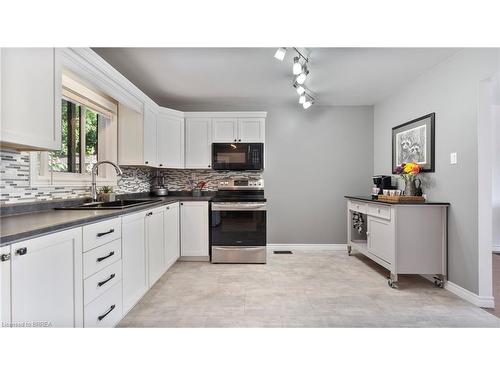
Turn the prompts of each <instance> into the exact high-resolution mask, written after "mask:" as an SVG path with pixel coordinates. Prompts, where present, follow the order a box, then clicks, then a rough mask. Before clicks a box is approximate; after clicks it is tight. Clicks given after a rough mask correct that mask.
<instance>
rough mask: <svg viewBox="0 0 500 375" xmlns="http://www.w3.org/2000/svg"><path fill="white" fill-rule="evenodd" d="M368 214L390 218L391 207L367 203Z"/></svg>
mask: <svg viewBox="0 0 500 375" xmlns="http://www.w3.org/2000/svg"><path fill="white" fill-rule="evenodd" d="M368 215H370V216H375V217H380V218H381V219H386V220H391V207H389V206H386V205H382V204H369V205H368Z"/></svg>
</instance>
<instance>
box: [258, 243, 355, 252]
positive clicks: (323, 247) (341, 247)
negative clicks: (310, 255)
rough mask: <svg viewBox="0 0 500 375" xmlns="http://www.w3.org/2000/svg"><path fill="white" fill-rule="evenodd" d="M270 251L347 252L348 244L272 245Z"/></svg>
mask: <svg viewBox="0 0 500 375" xmlns="http://www.w3.org/2000/svg"><path fill="white" fill-rule="evenodd" d="M267 249H268V250H269V251H275V250H290V251H293V250H320V251H347V245H346V244H308V243H270V244H267Z"/></svg>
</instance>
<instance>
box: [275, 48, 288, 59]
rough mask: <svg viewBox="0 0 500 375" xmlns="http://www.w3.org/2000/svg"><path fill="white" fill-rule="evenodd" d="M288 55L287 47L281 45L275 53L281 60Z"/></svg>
mask: <svg viewBox="0 0 500 375" xmlns="http://www.w3.org/2000/svg"><path fill="white" fill-rule="evenodd" d="M285 55H286V47H280V48H278V49H277V50H276V53H275V54H274V57H275V58H276V59H278V60H279V61H283V59H284V58H285Z"/></svg>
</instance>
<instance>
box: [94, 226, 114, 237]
mask: <svg viewBox="0 0 500 375" xmlns="http://www.w3.org/2000/svg"><path fill="white" fill-rule="evenodd" d="M114 232H115V230H114V229H113V228H111V229H110V230H108V231H107V232H101V233H97V237H102V236H105V235H107V234H111V233H114Z"/></svg>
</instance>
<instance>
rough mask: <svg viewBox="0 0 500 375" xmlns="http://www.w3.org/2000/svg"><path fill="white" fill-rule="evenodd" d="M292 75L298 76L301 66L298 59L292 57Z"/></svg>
mask: <svg viewBox="0 0 500 375" xmlns="http://www.w3.org/2000/svg"><path fill="white" fill-rule="evenodd" d="M292 71H293V74H295V75H299V74H300V73H301V72H302V64H301V63H300V57H299V56H297V57H294V58H293V67H292Z"/></svg>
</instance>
